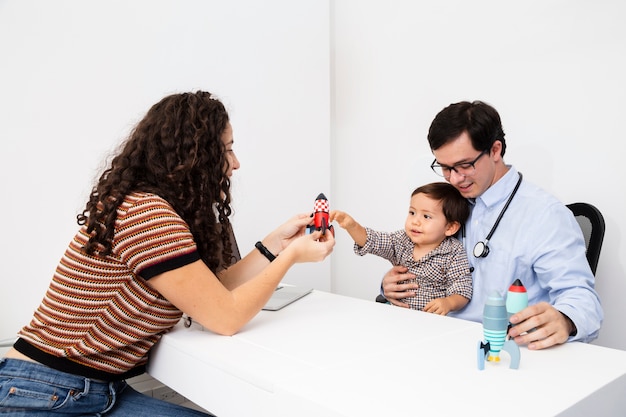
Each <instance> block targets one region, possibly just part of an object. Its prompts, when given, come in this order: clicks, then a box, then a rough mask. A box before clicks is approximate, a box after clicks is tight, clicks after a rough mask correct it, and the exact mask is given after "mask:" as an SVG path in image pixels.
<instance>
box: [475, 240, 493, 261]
mask: <svg viewBox="0 0 626 417" xmlns="http://www.w3.org/2000/svg"><path fill="white" fill-rule="evenodd" d="M487 255H489V246H487V244H486V243H484V242H478V243H476V245H474V257H476V258H484V257H486V256H487Z"/></svg>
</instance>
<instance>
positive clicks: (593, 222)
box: [567, 203, 606, 276]
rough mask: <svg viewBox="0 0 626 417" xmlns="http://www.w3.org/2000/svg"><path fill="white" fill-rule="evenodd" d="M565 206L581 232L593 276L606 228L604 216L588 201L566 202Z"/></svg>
mask: <svg viewBox="0 0 626 417" xmlns="http://www.w3.org/2000/svg"><path fill="white" fill-rule="evenodd" d="M567 208H569V209H570V210H571V211H572V213H573V214H574V217H576V221H577V222H578V225H579V226H580V229H581V230H582V232H583V235H584V237H585V246H586V247H587V262H589V266H590V267H591V272H593V275H594V276H595V275H596V269H597V267H598V260H599V259H600V249H602V242H603V241H604V230H605V228H606V226H605V224H604V217H602V213H600V210H598V209H597V208H596V207H595V206H593V205H592V204H589V203H570V204H567Z"/></svg>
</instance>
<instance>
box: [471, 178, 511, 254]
mask: <svg viewBox="0 0 626 417" xmlns="http://www.w3.org/2000/svg"><path fill="white" fill-rule="evenodd" d="M518 174H519V179H518V180H517V184H515V188H513V191H512V192H511V195H510V196H509V199H508V200H507V201H506V204H505V205H504V207H503V208H502V211H501V212H500V214H499V215H498V218H497V219H496V222H495V223H494V225H493V227H492V228H491V230H490V231H489V234H488V235H487V237H486V238H485V241H484V242H483V241H480V242H478V243H476V245H474V250H473V253H474V257H476V258H485V257H486V256H487V255H489V246H488V243H489V239H491V236H493V233H494V232H495V231H496V228H497V227H498V224H500V220H501V219H502V216H503V215H504V213H505V212H506V209H507V208H509V204H511V200H513V197H515V194H516V193H517V189H518V188H519V186H520V184H521V183H522V173H521V172H518ZM463 235H465V228H463ZM463 237H465V236H463Z"/></svg>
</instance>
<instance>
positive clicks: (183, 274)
mask: <svg viewBox="0 0 626 417" xmlns="http://www.w3.org/2000/svg"><path fill="white" fill-rule="evenodd" d="M279 236H280V233H279ZM321 237H322V235H321V232H319V231H317V232H314V233H312V234H310V235H307V236H300V237H298V238H296V239H295V240H292V239H287V240H286V241H287V242H288V246H287V247H285V248H284V250H282V251H281V252H280V256H278V257H276V259H275V260H274V261H273V262H271V263H270V262H269V261H268V260H267V259H266V258H265V257H264V256H263V255H262V254H261V253H254V251H256V249H255V250H254V251H252V252H251V253H250V254H248V255H247V256H246V257H245V259H242V260H241V261H240V262H238V264H239V263H242V264H241V265H239V266H238V267H237V268H235V267H234V266H233V267H231V268H232V270H231V268H229V271H224V272H227V273H225V274H220V276H222V275H223V278H222V279H223V280H224V281H225V282H226V283H227V284H224V283H222V282H220V280H219V279H218V278H217V276H215V274H213V272H212V271H211V270H210V269H209V268H208V267H207V266H206V265H205V264H204V263H203V262H202V261H196V262H193V263H191V264H189V265H186V266H183V267H181V268H177V269H174V270H171V271H168V272H164V273H162V274H160V275H157V276H155V277H153V278H151V279H150V280H149V281H148V283H149V285H150V286H151V287H152V288H154V289H155V290H156V291H158V292H159V293H160V294H161V295H163V297H165V298H166V299H167V300H168V301H169V302H171V303H172V304H173V305H175V306H176V307H177V308H178V309H179V310H181V311H183V312H184V313H185V314H187V315H189V316H191V317H193V318H194V320H196V321H197V322H199V323H200V324H201V325H202V326H204V327H205V328H207V329H209V330H211V331H213V332H215V333H219V334H224V335H232V334H235V333H236V332H237V331H239V330H240V329H241V327H243V326H244V325H245V324H246V323H247V322H248V321H250V320H251V319H252V318H253V317H254V316H255V315H256V314H257V313H258V312H259V311H260V310H261V308H263V306H264V305H265V303H266V302H267V300H268V299H269V298H270V296H271V295H272V293H273V292H274V290H275V289H276V286H277V285H278V284H279V283H280V281H281V280H282V279H283V277H284V276H285V274H286V273H287V271H288V270H289V268H291V267H292V266H293V265H294V264H296V263H301V262H318V261H321V260H323V259H325V258H326V256H328V255H329V254H330V253H331V252H332V249H333V246H334V244H335V240H334V238H333V237H332V233H327V234H326V235H325V236H324V237H323V239H320V238H321ZM271 240H272V239H271V238H268V241H271ZM268 249H269V248H268ZM257 252H258V251H257ZM236 265H237V264H236ZM235 273H238V274H241V277H242V278H240V279H238V278H236V277H235Z"/></svg>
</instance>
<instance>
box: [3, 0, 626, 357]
mask: <svg viewBox="0 0 626 417" xmlns="http://www.w3.org/2000/svg"><path fill="white" fill-rule="evenodd" d="M625 13H626V4H625V3H623V2H620V1H617V0H615V1H611V0H599V1H596V2H593V3H589V2H583V1H578V0H575V1H565V0H561V1H554V2H543V1H540V0H530V1H527V2H522V3H519V4H518V3H515V4H512V3H510V2H500V1H497V0H476V1H473V2H466V1H462V0H442V1H437V2H414V1H409V0H393V1H391V2H389V1H382V0H380V1H370V2H362V1H359V0H336V1H333V0H331V1H329V2H319V1H314V0H307V1H298V2H291V1H288V0H270V1H266V2H255V1H253V0H238V1H234V2H206V1H201V0H189V1H186V2H178V1H173V0H169V1H166V0H134V1H132V2H126V1H122V0H114V1H110V2H107V5H106V7H101V6H99V3H96V2H91V1H82V0H57V1H54V2H48V1H45V0H29V1H21V0H20V1H18V0H4V1H0V149H1V152H0V161H1V162H2V163H1V164H0V175H1V177H0V178H2V179H1V180H0V193H1V194H2V196H3V200H2V202H3V203H4V204H2V206H1V207H0V214H1V215H2V218H3V219H4V226H3V239H2V240H1V241H0V262H1V264H2V265H3V268H2V271H0V278H1V279H2V291H1V292H0V314H2V317H3V319H2V321H0V338H3V337H5V336H10V335H12V334H13V333H14V332H15V331H16V330H17V329H18V328H19V327H20V326H21V325H23V324H24V323H25V322H26V321H27V320H29V319H30V316H31V314H32V311H33V309H34V308H35V307H36V306H37V304H38V303H39V301H40V299H41V297H42V296H43V293H44V291H45V289H46V287H47V285H48V281H49V279H50V276H51V274H52V271H53V269H54V267H55V266H56V263H57V261H58V259H59V257H60V256H61V254H62V251H63V250H64V249H65V245H66V244H67V242H68V240H69V239H70V238H71V237H72V235H73V233H74V231H75V228H76V224H75V214H76V213H77V212H78V211H80V210H81V209H82V205H83V203H84V200H85V198H86V196H87V194H88V192H89V189H90V187H91V185H92V183H93V180H94V177H95V175H96V174H97V173H98V172H99V170H100V168H101V166H102V165H101V162H102V161H103V159H104V158H105V156H106V155H107V154H108V153H109V152H110V151H112V150H113V149H114V147H115V145H116V144H117V143H119V141H120V140H122V139H123V138H124V136H125V135H126V134H127V133H128V131H129V129H130V128H131V127H132V125H133V124H134V123H135V122H136V121H137V120H138V119H139V118H140V117H141V116H142V115H143V113H144V112H145V111H146V110H147V108H148V107H149V106H150V105H151V104H153V103H154V102H155V101H157V100H159V99H160V98H161V97H162V96H163V95H165V94H168V93H171V92H177V91H183V90H194V89H206V90H210V91H213V92H215V93H216V94H218V95H219V96H220V97H221V98H222V99H223V100H224V102H225V103H226V105H227V106H228V108H229V110H230V113H231V117H232V119H233V126H234V129H235V140H236V151H237V152H238V156H239V158H240V160H241V162H242V169H241V170H240V171H239V172H237V173H236V174H235V177H234V198H235V204H236V207H235V209H236V214H235V217H234V219H233V221H234V223H235V227H236V232H237V235H238V239H239V243H240V246H241V247H242V250H246V249H248V248H251V247H252V245H253V244H254V242H255V241H256V240H258V239H259V237H262V236H263V235H264V234H265V233H266V232H267V231H269V230H270V229H271V228H272V227H273V226H274V225H276V224H277V223H279V222H281V221H283V220H284V219H285V218H286V217H288V216H290V215H291V214H294V213H296V212H302V211H308V210H310V209H311V208H312V203H313V199H314V198H315V196H316V195H317V193H319V192H325V193H326V194H327V196H328V197H329V200H330V202H331V207H332V208H340V209H343V210H346V211H348V212H350V213H352V214H353V215H354V216H355V217H356V218H357V219H359V220H360V221H362V222H363V223H364V224H368V225H371V226H373V227H377V228H380V229H389V230H392V229H395V228H399V227H401V226H402V224H403V223H402V222H403V221H404V216H405V212H406V204H407V201H408V195H409V193H410V191H411V190H412V189H413V188H415V186H416V185H417V184H421V183H424V182H430V181H433V180H434V179H436V177H433V174H432V173H431V172H430V170H429V169H428V165H429V163H430V161H431V160H432V156H431V154H430V151H429V149H428V146H427V144H426V132H427V129H428V126H429V124H430V121H431V120H432V118H433V117H434V115H435V114H436V113H437V112H438V111H439V110H440V109H442V108H443V107H444V106H446V105H448V104H449V103H451V102H455V101H459V100H464V99H469V100H473V99H482V100H485V101H488V102H490V103H492V104H493V105H494V106H495V107H496V108H497V109H498V110H499V111H500V113H501V115H502V118H503V123H504V128H505V131H506V134H507V139H508V145H509V147H508V150H507V154H506V161H507V162H508V163H512V164H515V165H516V166H517V167H518V168H519V169H520V170H521V171H522V172H524V175H525V178H527V179H529V180H531V181H534V182H536V183H539V184H542V185H543V186H544V187H545V188H546V189H547V190H548V191H551V192H553V193H554V194H556V195H557V196H558V197H559V198H560V199H561V200H563V201H564V202H571V201H579V200H584V201H589V202H591V203H593V204H595V205H596V206H598V208H600V209H601V210H602V212H603V213H604V216H605V220H606V223H607V233H606V237H605V244H604V247H603V252H602V256H601V260H600V265H599V268H598V273H597V278H598V282H597V289H598V292H599V293H600V296H601V298H602V302H603V305H604V309H605V314H606V319H605V323H604V326H603V329H602V332H601V335H600V338H599V339H598V340H597V342H596V343H598V344H601V345H605V346H609V347H614V348H619V349H626V334H625V333H624V332H623V331H622V327H623V326H622V323H621V319H622V318H623V317H624V316H625V315H626V307H624V306H623V303H622V297H621V294H624V293H626V272H625V265H624V254H625V253H626V247H625V243H624V239H623V236H625V235H626V221H625V220H624V216H623V214H622V211H623V210H622V207H624V206H625V203H626V202H625V201H624V200H625V199H626V193H625V192H624V186H623V185H620V184H621V181H620V178H621V177H620V176H619V175H618V174H619V173H620V171H618V169H620V168H621V167H622V165H623V164H622V157H621V153H620V152H619V147H620V143H621V140H622V137H623V136H624V133H623V129H622V127H621V124H622V123H621V121H622V120H623V117H624V116H623V115H624V114H626V104H624V103H626V82H625V81H624V77H623V75H622V74H624V73H626V68H625V67H626V64H625V62H624V59H623V51H624V50H626V48H625V47H626V27H625V26H623V25H622V22H621V18H622V17H623V16H624V15H625ZM329 137H330V141H329ZM331 178H332V185H331ZM337 238H338V241H337V246H336V249H335V252H334V253H333V255H332V259H331V260H330V261H327V262H325V263H323V264H318V265H303V266H301V267H297V268H295V270H294V271H293V273H292V274H290V275H289V277H288V280H289V281H290V282H303V283H307V284H311V285H313V286H315V287H316V288H319V289H322V290H329V289H330V290H332V291H334V292H337V293H340V294H344V295H350V296H354V297H359V298H365V299H373V297H374V295H375V294H376V293H377V291H378V286H379V283H380V278H381V277H382V275H383V274H384V273H385V272H386V271H387V270H388V269H389V265H387V263H386V262H385V261H382V260H380V259H377V258H375V257H367V256H366V257H362V258H361V257H357V256H356V255H354V254H353V252H352V242H351V241H350V238H349V236H348V235H347V234H345V233H343V231H341V230H339V229H338V231H337ZM331 265H332V271H331ZM331 275H332V283H331V279H330V277H331ZM331 284H332V286H331Z"/></svg>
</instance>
